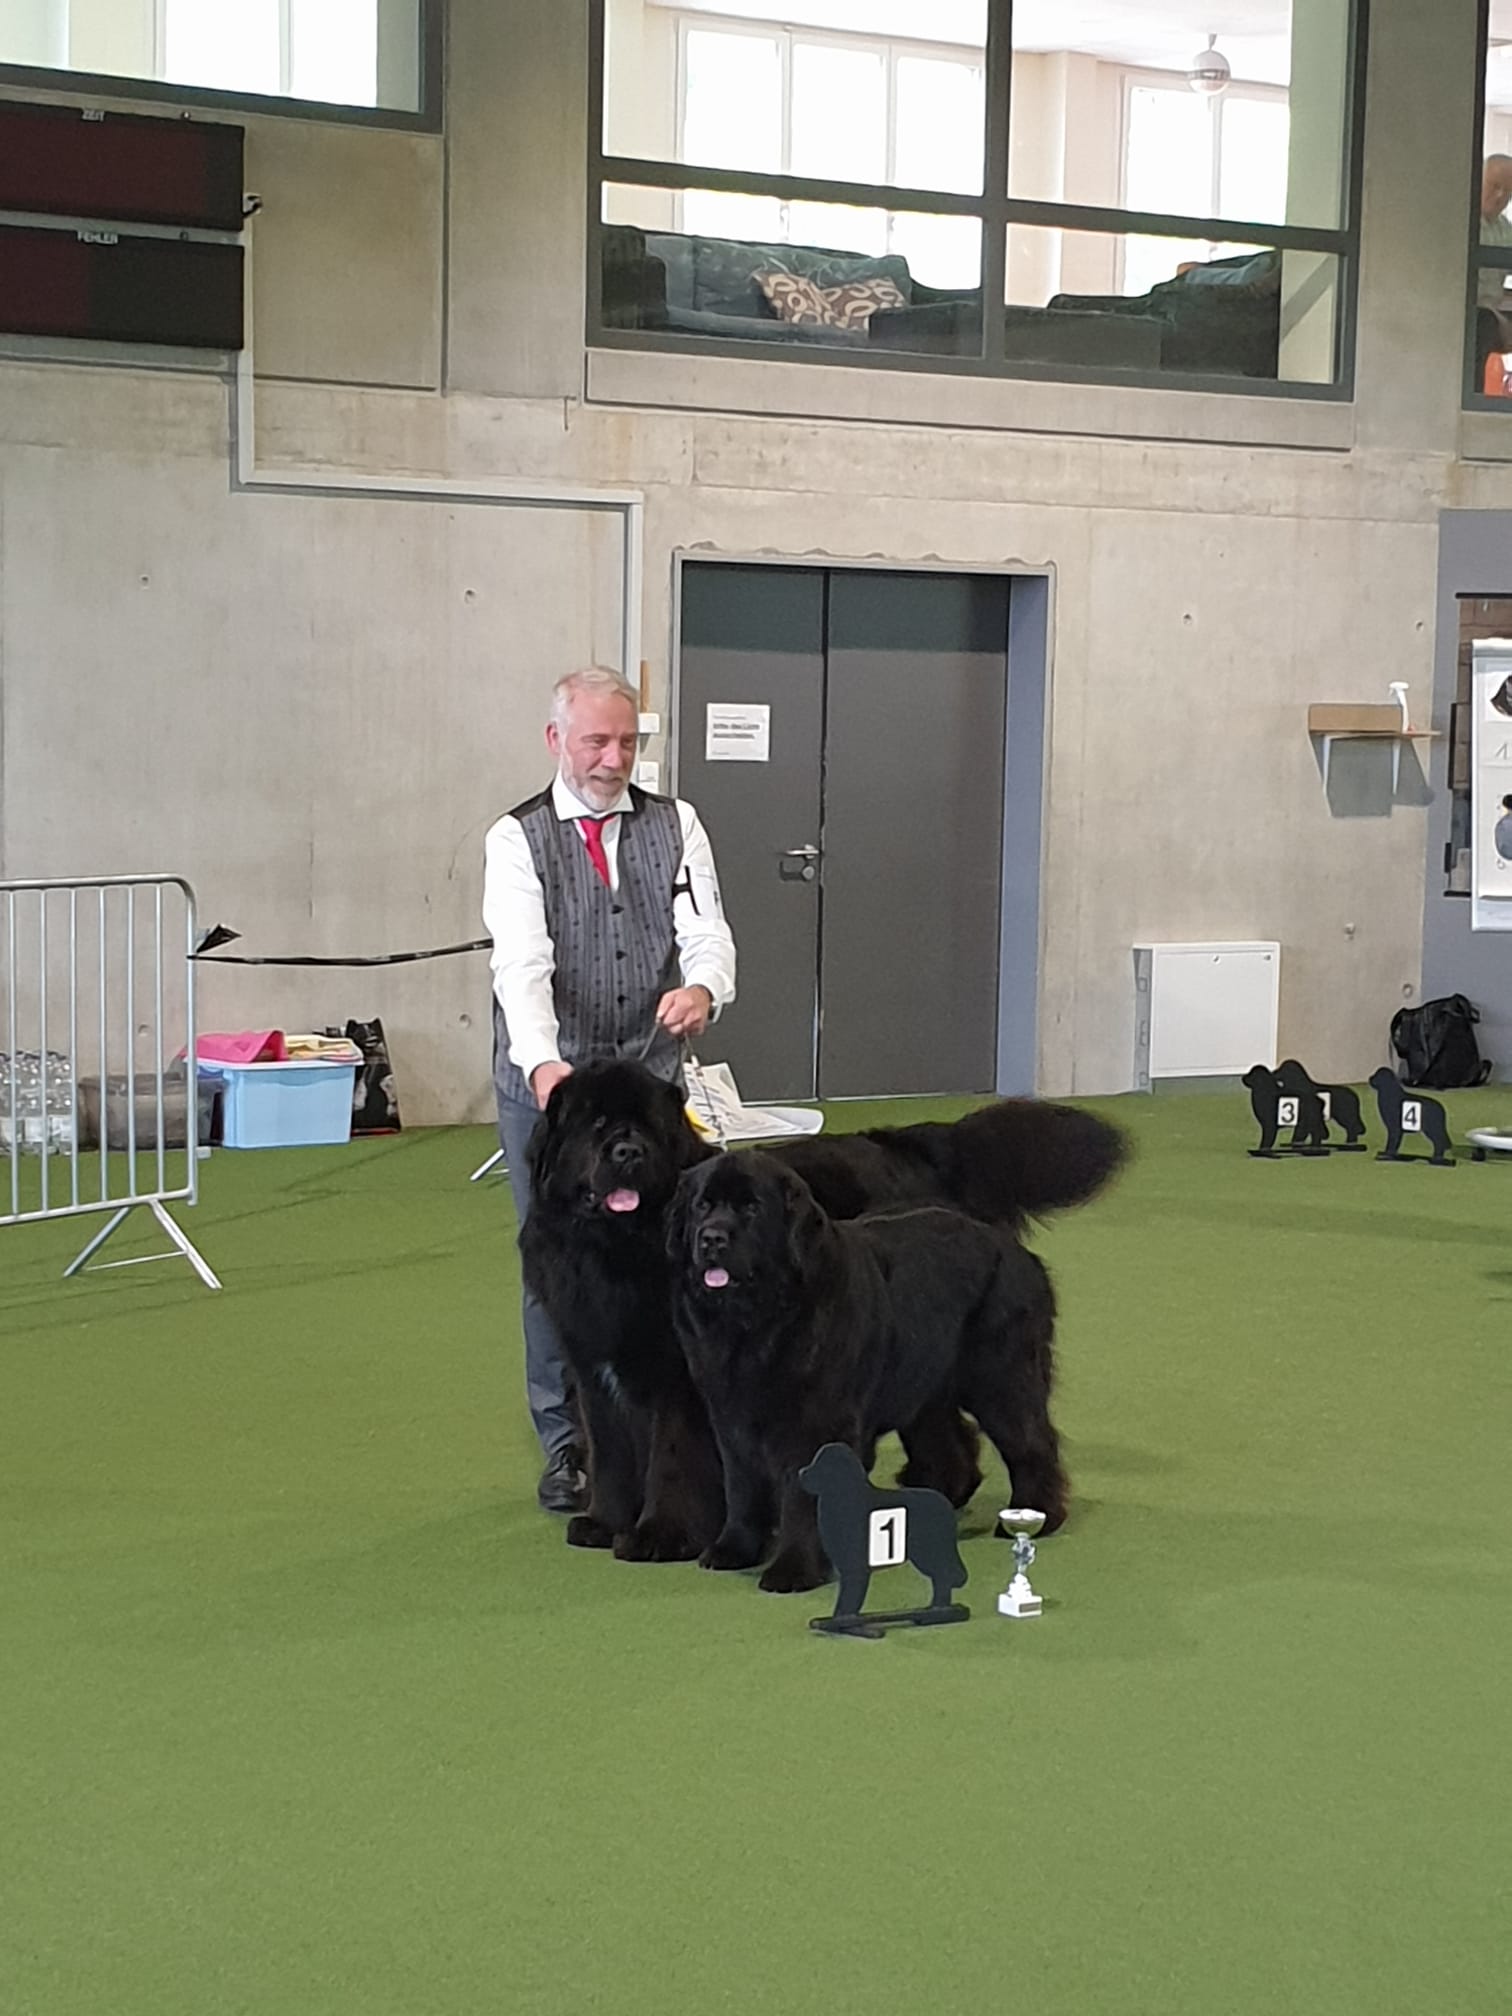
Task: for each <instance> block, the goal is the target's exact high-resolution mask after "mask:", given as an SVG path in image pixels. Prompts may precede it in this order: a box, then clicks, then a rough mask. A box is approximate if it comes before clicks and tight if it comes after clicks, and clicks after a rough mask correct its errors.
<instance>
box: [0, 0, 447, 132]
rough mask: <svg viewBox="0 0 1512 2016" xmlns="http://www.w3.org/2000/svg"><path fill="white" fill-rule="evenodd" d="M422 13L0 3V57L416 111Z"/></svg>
mask: <svg viewBox="0 0 1512 2016" xmlns="http://www.w3.org/2000/svg"><path fill="white" fill-rule="evenodd" d="M426 11H427V10H426V6H425V0H0V64H3V65H26V66H28V67H29V68H30V67H33V66H35V68H36V69H38V70H39V71H43V72H66V73H68V74H69V76H70V78H71V79H74V78H77V77H79V76H85V77H89V78H100V79H105V78H109V79H121V80H123V82H126V83H127V84H128V85H132V86H136V87H138V88H139V87H141V86H142V85H151V86H155V87H160V88H159V90H158V92H157V94H156V95H163V92H162V88H161V87H167V89H168V91H169V92H180V91H182V92H196V93H197V92H204V93H207V94H214V97H215V100H216V102H224V101H225V100H226V99H228V98H230V99H244V98H245V99H251V100H254V101H255V100H257V99H259V98H274V99H284V100H287V101H290V102H291V103H294V104H298V105H305V104H311V105H321V106H339V107H342V108H346V109H349V110H351V111H353V112H356V113H364V112H365V113H369V114H394V113H398V114H406V113H409V114H419V113H422V112H423V111H425V110H426V103H425V100H426V89H425V86H426V71H427V68H428V67H429V66H428V65H427V63H426V61H425V53H426V52H425V48H424V42H425V29H426V22H425V18H424V17H425V14H426ZM33 81H40V82H45V83H52V82H53V81H55V80H54V79H53V78H52V77H43V78H40V79H36V80H33ZM74 88H77V85H76V84H75V86H74Z"/></svg>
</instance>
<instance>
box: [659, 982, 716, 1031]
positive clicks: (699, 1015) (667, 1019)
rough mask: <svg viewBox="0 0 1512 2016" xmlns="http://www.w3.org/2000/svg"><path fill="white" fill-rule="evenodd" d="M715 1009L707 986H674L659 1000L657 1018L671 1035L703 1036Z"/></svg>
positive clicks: (712, 997)
mask: <svg viewBox="0 0 1512 2016" xmlns="http://www.w3.org/2000/svg"><path fill="white" fill-rule="evenodd" d="M713 1009H714V996H713V995H712V994H711V993H710V992H709V990H708V988H707V987H674V988H673V989H672V992H671V993H670V994H663V996H662V998H661V999H660V1001H658V1002H657V1004H656V1019H657V1021H658V1022H660V1024H661V1026H662V1027H663V1029H665V1030H666V1032H667V1034H668V1035H669V1036H702V1034H703V1033H704V1031H705V1029H707V1028H708V1026H709V1016H710V1015H711V1014H712V1012H713Z"/></svg>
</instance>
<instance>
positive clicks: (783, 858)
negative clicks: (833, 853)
mask: <svg viewBox="0 0 1512 2016" xmlns="http://www.w3.org/2000/svg"><path fill="white" fill-rule="evenodd" d="M818 860H819V849H818V848H817V847H811V846H807V845H805V846H802V847H784V848H783V850H782V853H781V855H780V856H779V857H778V864H777V873H778V875H779V876H781V878H782V880H783V881H784V882H815V881H817V880H818V877H819V870H818V868H817V867H816V865H815V864H816V862H817V861H818ZM788 861H795V862H797V863H798V864H799V865H798V866H797V867H796V868H787V867H785V866H784V865H783V863H784V862H788Z"/></svg>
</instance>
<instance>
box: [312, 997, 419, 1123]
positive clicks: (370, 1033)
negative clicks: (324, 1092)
mask: <svg viewBox="0 0 1512 2016" xmlns="http://www.w3.org/2000/svg"><path fill="white" fill-rule="evenodd" d="M325 1033H326V1034H327V1036H345V1037H346V1038H347V1040H348V1041H349V1042H351V1043H355V1044H356V1045H357V1048H358V1049H359V1050H360V1051H361V1052H362V1063H361V1065H360V1067H359V1069H358V1071H357V1074H356V1083H355V1084H354V1086H353V1088H352V1134H353V1136H354V1138H355V1137H356V1136H358V1135H361V1134H397V1133H399V1132H400V1131H401V1128H400V1120H399V1092H398V1088H397V1087H396V1086H395V1084H394V1067H393V1065H392V1064H391V1063H390V1062H389V1053H388V1039H387V1038H386V1037H385V1035H384V1033H383V1024H382V1023H381V1022H348V1024H347V1025H346V1028H345V1029H327V1031H326V1032H325Z"/></svg>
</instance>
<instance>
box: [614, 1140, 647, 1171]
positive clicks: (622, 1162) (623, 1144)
mask: <svg viewBox="0 0 1512 2016" xmlns="http://www.w3.org/2000/svg"><path fill="white" fill-rule="evenodd" d="M609 1160H610V1161H611V1162H612V1163H613V1164H614V1166H615V1168H616V1169H627V1168H628V1167H629V1166H630V1164H631V1163H632V1162H638V1161H639V1160H640V1150H639V1148H637V1147H636V1145H635V1143H634V1142H633V1141H612V1142H611V1143H610V1144H609Z"/></svg>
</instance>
